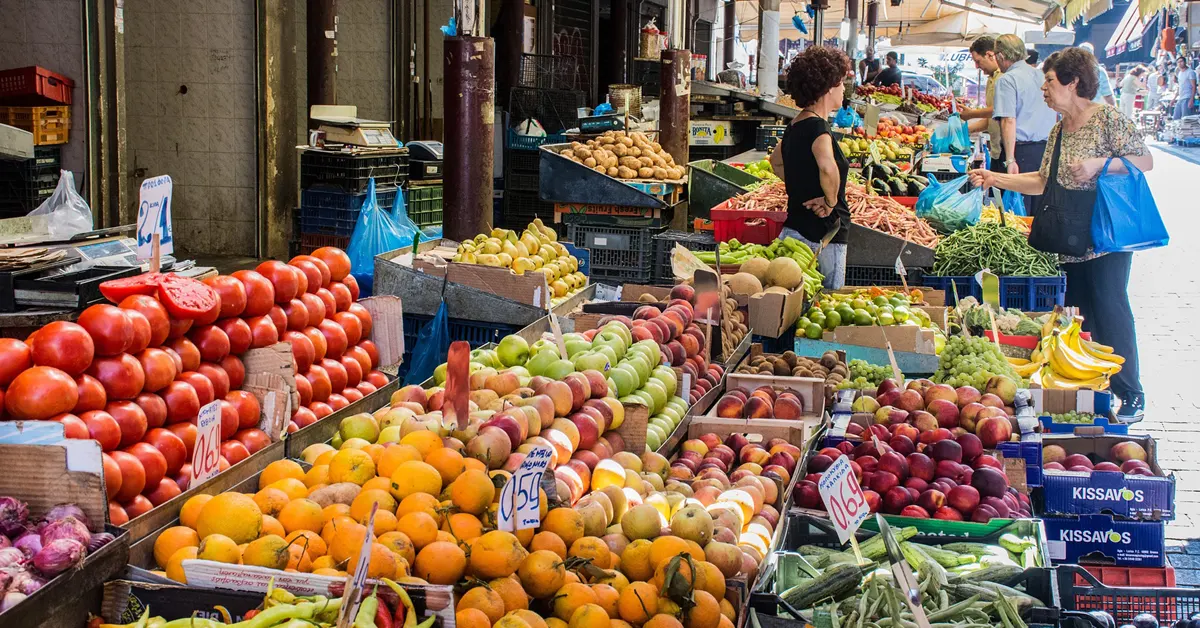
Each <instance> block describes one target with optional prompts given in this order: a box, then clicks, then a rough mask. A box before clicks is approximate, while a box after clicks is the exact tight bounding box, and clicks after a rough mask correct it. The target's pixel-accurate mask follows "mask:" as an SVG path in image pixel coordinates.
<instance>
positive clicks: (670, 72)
mask: <svg viewBox="0 0 1200 628" xmlns="http://www.w3.org/2000/svg"><path fill="white" fill-rule="evenodd" d="M671 36H672V37H674V35H673V34H672V35H671ZM691 66H692V54H691V53H690V52H688V51H687V50H679V49H676V48H672V49H670V50H667V51H665V52H663V54H662V70H661V72H660V76H661V77H662V110H661V112H660V116H659V118H660V119H659V121H658V124H659V127H658V128H659V135H658V142H659V143H660V144H662V147H663V149H665V150H666V151H667V152H668V153H670V155H671V157H673V158H674V159H675V163H676V164H686V163H687V162H688V137H689V135H690V134H691V133H690V130H691V102H690V101H691V98H690V96H691V80H690V78H689V76H690V74H691V71H690V68H691ZM447 237H449V236H447Z"/></svg>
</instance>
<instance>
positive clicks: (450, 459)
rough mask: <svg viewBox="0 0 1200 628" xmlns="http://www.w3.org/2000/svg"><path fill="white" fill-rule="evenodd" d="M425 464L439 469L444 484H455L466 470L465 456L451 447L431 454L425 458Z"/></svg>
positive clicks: (435, 450)
mask: <svg viewBox="0 0 1200 628" xmlns="http://www.w3.org/2000/svg"><path fill="white" fill-rule="evenodd" d="M425 462H426V463H427V464H428V465H429V466H431V467H433V468H434V469H437V472H438V474H439V475H441V476H442V484H449V483H451V482H453V481H454V480H455V479H457V478H458V476H459V475H462V472H463V471H464V470H465V469H466V467H465V466H464V464H463V455H462V454H460V453H458V452H457V451H454V450H453V449H450V448H449V447H442V448H440V449H434V450H433V451H431V452H429V454H428V455H426V456H425Z"/></svg>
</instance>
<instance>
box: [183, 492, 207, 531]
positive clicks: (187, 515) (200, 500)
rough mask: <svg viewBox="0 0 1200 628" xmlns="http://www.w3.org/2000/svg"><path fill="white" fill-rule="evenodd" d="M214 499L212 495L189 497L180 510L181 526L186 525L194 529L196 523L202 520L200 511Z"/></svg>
mask: <svg viewBox="0 0 1200 628" xmlns="http://www.w3.org/2000/svg"><path fill="white" fill-rule="evenodd" d="M212 498H213V496H212V495H193V496H192V497H189V498H188V500H187V501H186V502H183V508H181V509H180V510H179V525H185V526H187V527H189V528H193V529H194V528H195V527H196V521H197V520H198V519H199V518H200V510H201V509H202V508H204V504H207V503H208V500H210V499H212Z"/></svg>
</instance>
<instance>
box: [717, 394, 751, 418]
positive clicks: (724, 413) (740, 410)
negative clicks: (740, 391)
mask: <svg viewBox="0 0 1200 628" xmlns="http://www.w3.org/2000/svg"><path fill="white" fill-rule="evenodd" d="M745 404H746V402H745V401H742V400H741V399H738V398H737V396H736V395H734V394H733V393H728V394H726V395H725V396H723V397H721V400H720V401H718V402H717V416H718V417H721V418H723V419H737V418H741V416H742V415H743V414H744V408H745Z"/></svg>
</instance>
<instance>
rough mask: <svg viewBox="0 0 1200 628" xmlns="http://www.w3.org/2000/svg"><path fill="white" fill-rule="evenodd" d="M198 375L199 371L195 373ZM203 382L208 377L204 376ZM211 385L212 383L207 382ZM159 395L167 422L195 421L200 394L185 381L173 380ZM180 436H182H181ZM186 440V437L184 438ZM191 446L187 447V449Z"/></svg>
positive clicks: (198, 408) (198, 410) (198, 412)
mask: <svg viewBox="0 0 1200 628" xmlns="http://www.w3.org/2000/svg"><path fill="white" fill-rule="evenodd" d="M197 375H199V373H197ZM204 381H205V382H207V381H208V378H205V380H204ZM209 386H210V387H211V386H212V384H209ZM161 396H162V398H163V401H164V402H165V403H166V404H167V424H168V425H169V424H172V423H181V422H184V421H195V420H196V415H198V414H200V396H199V395H197V394H196V389H195V388H193V387H192V385H191V384H189V383H187V382H185V381H179V380H176V381H173V382H171V383H170V384H167V387H166V388H164V389H163V390H162V393H161ZM192 427H195V426H194V425H193V426H192ZM180 438H183V437H182V436H181V437H180ZM184 440H186V439H184ZM191 450H192V448H191V447H188V451H191Z"/></svg>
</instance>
